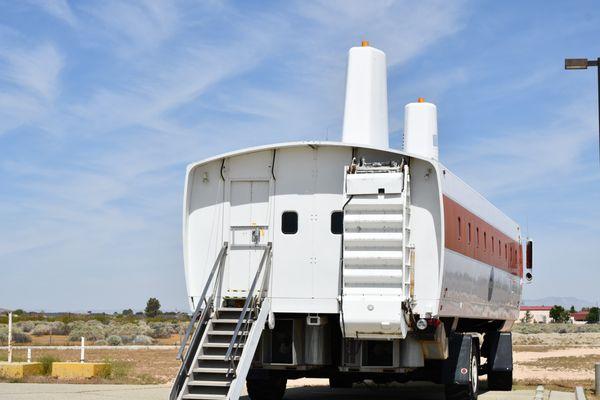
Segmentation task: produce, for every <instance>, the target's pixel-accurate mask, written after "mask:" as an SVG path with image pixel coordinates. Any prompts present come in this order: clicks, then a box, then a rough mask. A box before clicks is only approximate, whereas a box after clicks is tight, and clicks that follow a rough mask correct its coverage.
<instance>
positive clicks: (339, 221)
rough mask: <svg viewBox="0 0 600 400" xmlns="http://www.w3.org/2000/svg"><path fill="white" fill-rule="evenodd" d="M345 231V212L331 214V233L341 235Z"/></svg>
mask: <svg viewBox="0 0 600 400" xmlns="http://www.w3.org/2000/svg"><path fill="white" fill-rule="evenodd" d="M343 231H344V212H343V211H334V212H332V213H331V233H333V234H334V235H341V234H342V232H343Z"/></svg>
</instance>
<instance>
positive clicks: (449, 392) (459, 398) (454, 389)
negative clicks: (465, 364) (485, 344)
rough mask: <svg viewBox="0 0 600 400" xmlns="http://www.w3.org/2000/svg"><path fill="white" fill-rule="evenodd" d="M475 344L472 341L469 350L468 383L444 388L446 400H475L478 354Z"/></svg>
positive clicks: (477, 382)
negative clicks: (471, 346) (471, 347)
mask: <svg viewBox="0 0 600 400" xmlns="http://www.w3.org/2000/svg"><path fill="white" fill-rule="evenodd" d="M478 350H479V349H478V348H477V342H475V341H473V349H472V350H471V362H470V365H471V368H470V372H469V383H468V384H466V385H456V384H449V385H446V386H445V388H444V389H445V392H446V400H477V391H478V390H479V352H478Z"/></svg>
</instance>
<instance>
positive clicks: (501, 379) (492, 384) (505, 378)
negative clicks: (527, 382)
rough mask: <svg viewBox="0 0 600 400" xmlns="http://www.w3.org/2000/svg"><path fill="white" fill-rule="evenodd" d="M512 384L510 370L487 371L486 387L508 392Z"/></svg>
mask: <svg viewBox="0 0 600 400" xmlns="http://www.w3.org/2000/svg"><path fill="white" fill-rule="evenodd" d="M512 384H513V373H512V371H490V372H488V389H489V390H499V391H502V392H510V391H511V390H512Z"/></svg>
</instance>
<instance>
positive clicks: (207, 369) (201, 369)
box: [192, 367, 229, 374]
mask: <svg viewBox="0 0 600 400" xmlns="http://www.w3.org/2000/svg"><path fill="white" fill-rule="evenodd" d="M192 371H193V372H195V373H205V374H226V373H227V372H228V371H229V368H217V367H198V368H194V369H193V370H192Z"/></svg>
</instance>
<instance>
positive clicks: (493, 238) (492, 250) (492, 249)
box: [492, 236, 494, 254]
mask: <svg viewBox="0 0 600 400" xmlns="http://www.w3.org/2000/svg"><path fill="white" fill-rule="evenodd" d="M492 254H494V237H493V236H492Z"/></svg>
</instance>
